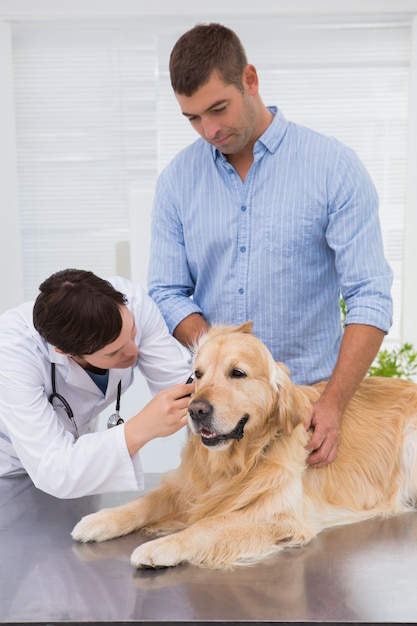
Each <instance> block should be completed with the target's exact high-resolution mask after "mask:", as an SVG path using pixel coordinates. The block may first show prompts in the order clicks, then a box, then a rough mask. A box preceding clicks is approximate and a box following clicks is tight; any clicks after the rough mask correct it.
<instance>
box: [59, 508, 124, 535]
mask: <svg viewBox="0 0 417 626" xmlns="http://www.w3.org/2000/svg"><path fill="white" fill-rule="evenodd" d="M120 534H121V533H120V528H119V527H118V524H117V520H116V519H115V514H114V512H113V511H112V509H102V510H101V511H98V513H91V515H86V516H85V517H83V518H82V519H81V520H80V521H79V522H78V524H76V525H75V526H74V528H73V531H72V533H71V536H72V538H73V539H75V541H81V542H83V543H86V542H88V541H106V540H107V539H113V538H114V537H119V536H120Z"/></svg>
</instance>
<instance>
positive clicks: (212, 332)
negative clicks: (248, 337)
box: [193, 322, 253, 352]
mask: <svg viewBox="0 0 417 626" xmlns="http://www.w3.org/2000/svg"><path fill="white" fill-rule="evenodd" d="M252 328H253V322H245V323H244V324H241V325H240V326H232V325H230V324H223V325H218V326H217V325H215V324H214V325H213V326H211V327H210V328H209V329H208V331H207V332H206V333H204V334H203V335H201V337H200V339H199V340H198V341H197V342H196V343H195V344H194V346H193V350H194V352H196V351H197V349H198V348H201V346H202V345H203V343H205V342H206V341H207V339H211V338H212V337H218V336H219V335H228V334H229V333H248V334H251V333H252Z"/></svg>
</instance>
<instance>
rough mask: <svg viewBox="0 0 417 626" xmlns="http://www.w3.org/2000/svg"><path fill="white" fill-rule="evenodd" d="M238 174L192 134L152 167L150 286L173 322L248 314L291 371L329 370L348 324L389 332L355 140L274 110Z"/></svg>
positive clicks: (238, 319) (373, 220) (374, 210)
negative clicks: (158, 167)
mask: <svg viewBox="0 0 417 626" xmlns="http://www.w3.org/2000/svg"><path fill="white" fill-rule="evenodd" d="M271 110H272V111H273V113H275V116H274V119H273V121H272V122H271V124H270V126H269V127H268V128H267V130H266V131H265V132H264V134H263V135H262V136H261V137H260V138H259V140H258V141H257V142H256V143H255V146H254V162H253V164H252V167H251V169H250V170H249V172H248V174H247V176H246V179H245V182H242V180H241V179H240V177H239V176H238V174H237V173H236V171H235V170H234V168H233V167H232V166H231V165H230V164H229V163H228V161H227V160H226V158H225V157H224V155H223V154H222V153H221V152H219V151H218V150H216V149H215V148H214V147H213V146H211V145H210V144H209V143H207V142H206V141H205V140H204V139H201V138H200V139H198V140H197V141H195V142H194V143H193V144H192V145H190V146H188V147H187V148H186V149H184V150H182V151H181V152H180V153H179V154H178V155H176V157H175V158H174V159H173V160H172V162H171V163H170V164H169V165H168V166H167V167H166V168H165V169H164V170H163V171H162V172H161V174H160V176H159V179H158V183H157V187H156V193H155V200H154V207H153V216H152V242H151V258H150V268H149V292H150V295H151V297H152V298H153V299H154V300H155V302H156V303H157V304H158V306H159V308H160V310H161V311H162V314H163V316H164V318H165V320H166V322H167V325H168V328H169V329H170V331H171V332H173V331H174V329H175V327H176V326H177V325H178V324H179V323H180V322H181V321H182V320H183V319H184V318H185V317H187V316H188V315H190V314H191V313H194V312H200V313H203V315H204V317H205V318H206V319H207V321H208V322H209V323H210V324H223V323H230V324H240V323H243V322H246V321H248V320H251V321H253V322H254V333H255V335H257V336H258V337H259V338H260V339H261V340H262V341H264V342H265V344H266V345H267V346H268V348H269V349H270V350H271V352H272V354H273V356H274V358H275V359H276V360H278V361H282V362H284V363H285V364H286V365H287V366H288V367H289V368H290V370H291V372H292V377H293V380H294V382H296V383H298V384H312V383H314V382H316V381H319V380H325V379H328V378H329V376H330V375H331V373H332V371H333V368H334V365H335V363H336V360H337V356H338V352H339V347H340V341H341V336H342V327H341V321H340V306H339V301H340V295H341V294H342V296H343V298H344V300H345V302H346V306H347V317H346V323H347V324H349V323H357V324H368V325H371V326H376V327H377V328H380V329H382V330H384V331H386V332H387V331H388V330H389V328H390V326H391V324H392V299H391V285H392V271H391V268H390V267H389V265H388V263H387V261H386V260H385V257H384V252H383V245H382V237H381V229H380V223H379V215H378V197H377V193H376V190H375V187H374V185H373V183H372V181H371V179H370V176H369V174H368V173H367V171H366V170H365V168H364V166H363V164H362V163H361V162H360V160H359V158H358V157H357V155H356V154H355V153H354V151H353V150H351V149H350V148H348V147H347V146H345V145H343V144H341V143H340V142H338V141H337V140H335V139H333V138H331V137H326V136H324V135H321V134H319V133H317V132H314V131H312V130H310V129H307V128H305V127H302V126H300V125H297V124H294V123H292V122H289V121H287V120H286V119H285V118H284V117H283V115H282V114H281V113H280V111H279V110H277V109H276V108H271Z"/></svg>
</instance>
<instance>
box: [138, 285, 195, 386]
mask: <svg viewBox="0 0 417 626" xmlns="http://www.w3.org/2000/svg"><path fill="white" fill-rule="evenodd" d="M141 289H143V288H141ZM136 314H137V316H138V319H137V328H138V333H140V337H139V358H138V368H139V370H140V371H141V373H142V374H143V375H144V377H145V379H146V381H147V383H148V386H149V389H150V391H151V393H152V394H156V393H157V392H158V391H161V390H162V389H166V388H167V387H171V386H172V385H176V384H178V383H185V382H186V380H187V379H188V377H189V376H190V373H191V370H192V353H191V351H190V350H188V349H187V348H185V347H184V346H183V345H182V344H180V343H179V341H177V340H176V339H175V338H174V337H173V336H172V335H171V334H170V333H169V331H168V327H167V325H166V323H165V320H164V318H163V317H162V314H161V312H160V310H159V309H158V307H157V305H156V304H155V303H154V302H153V300H151V298H150V297H149V296H148V295H147V294H146V293H145V294H142V297H141V300H140V305H139V307H138V310H137V311H136Z"/></svg>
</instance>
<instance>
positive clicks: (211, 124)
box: [176, 66, 259, 155]
mask: <svg viewBox="0 0 417 626" xmlns="http://www.w3.org/2000/svg"><path fill="white" fill-rule="evenodd" d="M248 68H250V66H248ZM246 71H247V68H246V69H245V71H244V74H243V92H241V91H239V89H237V87H235V86H234V85H226V84H225V83H224V82H223V80H222V79H221V78H220V77H219V75H218V73H217V72H213V73H212V75H211V77H210V79H209V81H208V82H207V83H206V84H205V85H203V86H202V87H200V88H199V89H198V90H197V91H196V92H195V93H194V94H193V95H192V96H189V97H188V96H184V95H180V94H176V98H177V101H178V104H179V105H180V108H181V111H182V113H183V115H184V116H185V117H186V118H187V119H188V120H189V121H190V123H191V125H192V127H193V128H194V129H195V130H196V131H197V133H198V134H199V135H201V137H203V139H205V140H206V141H208V142H209V143H211V144H212V145H213V146H215V147H216V148H218V149H219V150H220V151H221V152H223V153H224V154H226V155H227V154H237V153H239V152H241V151H242V150H243V149H244V148H245V147H246V146H247V145H248V144H251V143H253V142H254V141H256V139H257V138H258V136H259V133H258V128H257V125H256V110H255V103H254V101H253V99H252V96H253V95H254V94H255V92H254V91H253V88H251V86H250V85H249V84H248V83H247V82H246V80H245V72H246Z"/></svg>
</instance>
